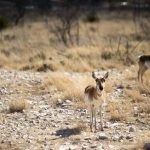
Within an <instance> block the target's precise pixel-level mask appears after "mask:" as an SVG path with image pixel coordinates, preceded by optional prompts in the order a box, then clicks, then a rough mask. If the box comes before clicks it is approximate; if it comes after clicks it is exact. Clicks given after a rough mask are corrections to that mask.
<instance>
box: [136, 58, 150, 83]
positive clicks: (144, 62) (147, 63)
mask: <svg viewBox="0 0 150 150" xmlns="http://www.w3.org/2000/svg"><path fill="white" fill-rule="evenodd" d="M138 64H139V71H138V81H139V82H142V83H143V75H144V73H145V71H146V70H148V69H149V68H150V55H142V56H140V57H139V59H138Z"/></svg>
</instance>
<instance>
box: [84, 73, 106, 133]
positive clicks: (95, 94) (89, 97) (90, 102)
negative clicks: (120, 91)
mask: <svg viewBox="0 0 150 150" xmlns="http://www.w3.org/2000/svg"><path fill="white" fill-rule="evenodd" d="M92 77H93V78H94V79H95V82H96V86H92V85H89V86H87V87H86V88H85V92H84V95H85V98H84V101H85V104H86V105H87V107H88V109H89V111H90V129H91V132H92V131H93V130H92V128H93V118H95V120H94V121H95V131H96V111H97V110H98V109H99V113H100V121H101V131H103V119H102V105H103V103H104V102H105V99H106V93H105V90H104V87H105V80H106V79H107V78H108V72H107V73H106V74H105V75H104V77H102V78H99V77H96V75H95V72H92Z"/></svg>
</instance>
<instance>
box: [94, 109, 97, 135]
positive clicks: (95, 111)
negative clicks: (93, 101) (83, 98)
mask: <svg viewBox="0 0 150 150" xmlns="http://www.w3.org/2000/svg"><path fill="white" fill-rule="evenodd" d="M93 114H94V119H95V120H94V121H95V131H94V132H96V130H97V127H96V110H93Z"/></svg>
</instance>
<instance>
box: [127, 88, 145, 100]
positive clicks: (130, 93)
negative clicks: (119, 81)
mask: <svg viewBox="0 0 150 150" xmlns="http://www.w3.org/2000/svg"><path fill="white" fill-rule="evenodd" d="M125 93H126V95H127V96H128V97H129V98H131V100H132V102H134V103H135V102H143V101H144V97H143V96H142V95H141V94H140V92H139V91H138V90H136V89H134V90H126V91H125Z"/></svg>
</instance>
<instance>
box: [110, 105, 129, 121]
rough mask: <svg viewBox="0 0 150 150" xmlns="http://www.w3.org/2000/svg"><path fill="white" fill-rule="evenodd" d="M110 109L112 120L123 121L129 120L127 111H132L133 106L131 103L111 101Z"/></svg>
mask: <svg viewBox="0 0 150 150" xmlns="http://www.w3.org/2000/svg"><path fill="white" fill-rule="evenodd" d="M108 110H109V111H110V120H111V121H122V120H127V113H129V112H130V111H131V107H130V105H129V104H118V103H111V104H110V105H109V108H108Z"/></svg>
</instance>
